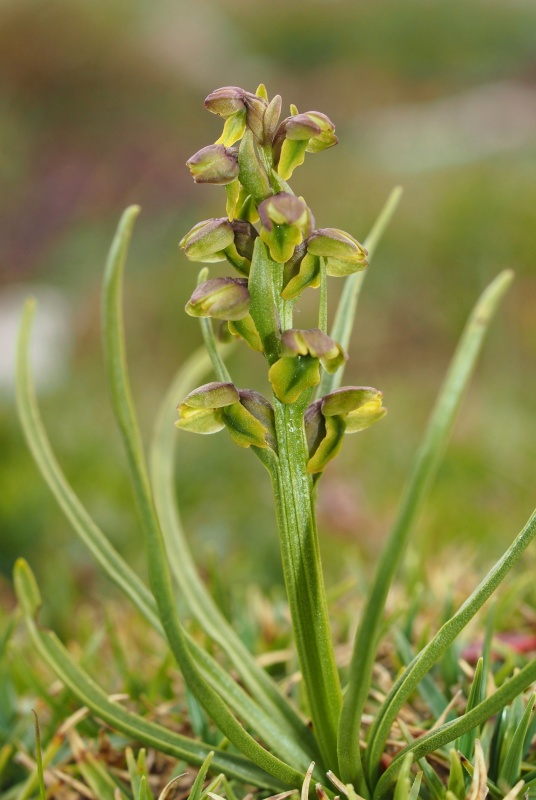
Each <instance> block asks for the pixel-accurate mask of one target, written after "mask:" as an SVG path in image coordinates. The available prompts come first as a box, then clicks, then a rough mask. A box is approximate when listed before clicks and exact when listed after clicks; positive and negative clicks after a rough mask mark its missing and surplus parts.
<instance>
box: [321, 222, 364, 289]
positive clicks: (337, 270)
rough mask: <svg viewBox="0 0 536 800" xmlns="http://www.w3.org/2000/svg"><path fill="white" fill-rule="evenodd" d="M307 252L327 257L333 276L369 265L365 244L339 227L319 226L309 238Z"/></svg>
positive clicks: (350, 273)
mask: <svg viewBox="0 0 536 800" xmlns="http://www.w3.org/2000/svg"><path fill="white" fill-rule="evenodd" d="M307 252H308V253H310V254H311V255H313V256H321V257H323V258H325V259H326V272H327V274H328V275H331V276H332V277H336V278H339V277H345V276H346V275H352V274H353V273H354V272H360V271H361V270H363V269H365V268H366V267H367V265H368V262H367V255H368V253H367V250H366V249H365V248H364V247H363V245H362V244H361V243H360V242H358V241H357V239H354V237H353V236H350V234H349V233H346V232H345V231H341V230H339V229H338V228H318V230H316V231H313V233H312V234H311V236H310V237H309V238H308V240H307Z"/></svg>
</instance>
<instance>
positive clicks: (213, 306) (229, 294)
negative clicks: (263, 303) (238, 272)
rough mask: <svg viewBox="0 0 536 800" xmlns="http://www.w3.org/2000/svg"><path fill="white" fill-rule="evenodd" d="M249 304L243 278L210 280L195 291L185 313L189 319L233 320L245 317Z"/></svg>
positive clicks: (245, 283) (246, 287)
mask: <svg viewBox="0 0 536 800" xmlns="http://www.w3.org/2000/svg"><path fill="white" fill-rule="evenodd" d="M249 304H250V296H249V291H248V282H247V280H246V279H245V278H212V279H211V280H209V281H205V282H204V283H201V284H200V285H199V286H198V287H197V288H196V289H195V291H194V293H193V294H192V296H191V298H190V300H189V301H188V303H187V304H186V307H185V311H186V313H187V314H189V315H190V316H191V317H213V318H214V319H225V320H230V319H231V320H235V319H242V318H243V317H245V316H247V314H248V312H249Z"/></svg>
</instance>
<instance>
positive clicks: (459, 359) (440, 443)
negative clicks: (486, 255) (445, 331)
mask: <svg viewBox="0 0 536 800" xmlns="http://www.w3.org/2000/svg"><path fill="white" fill-rule="evenodd" d="M511 280H512V273H511V272H508V271H506V272H502V273H501V274H500V275H499V276H498V277H497V278H495V280H494V281H493V282H492V283H491V284H490V285H489V286H488V288H487V289H486V290H485V291H484V292H483V294H482V295H481V297H480V298H479V300H478V302H477V304H476V306H475V308H474V309H473V312H472V314H471V316H470V317H469V320H468V323H467V325H466V327H465V330H464V332H463V334H462V337H461V339H460V342H459V344H458V347H457V348H456V352H455V353H454V357H453V359H452V361H451V364H450V366H449V369H448V372H447V375H446V378H445V382H444V384H443V387H442V389H441V391H440V394H439V397H438V400H437V402H436V405H435V407H434V410H433V412H432V417H431V419H430V422H429V424H428V427H427V430H426V433H425V437H424V440H423V443H422V445H421V447H420V449H419V451H418V453H417V456H416V459H415V462H414V465H413V468H412V471H411V474H410V478H409V481H408V484H407V486H406V489H405V492H404V497H403V500H402V504H401V507H400V511H399V514H398V516H397V519H396V521H395V524H394V526H393V529H392V530H391V533H390V535H389V538H388V540H387V543H386V545H385V546H384V548H383V551H382V554H381V556H380V561H379V563H378V566H377V568H376V575H375V578H374V580H373V583H372V587H371V589H370V591H369V595H368V598H367V602H366V605H365V610H364V612H363V616H362V618H361V622H360V625H359V628H358V632H357V636H356V639H355V644H354V650H353V655H352V661H351V666H350V680H349V684H348V688H347V691H346V695H345V699H344V703H343V709H342V714H341V720H340V725H339V769H340V770H341V772H342V774H343V775H344V776H345V779H346V780H351V781H352V782H353V783H355V784H356V785H361V784H362V783H363V781H364V778H363V775H362V765H361V759H356V758H355V753H356V752H359V749H358V742H359V728H360V724H361V715H362V712H363V708H364V704H365V701H366V698H367V696H368V692H369V687H370V681H371V675H372V668H373V666H374V661H375V655H376V646H377V640H378V636H379V631H380V627H381V621H382V617H383V610H384V608H385V601H386V598H387V595H388V592H389V588H390V586H391V583H392V580H393V578H394V575H395V574H396V570H397V568H398V565H399V564H400V561H401V559H402V555H403V553H404V550H405V547H406V543H407V541H408V538H409V534H410V531H411V529H412V528H413V525H414V523H415V521H416V519H417V516H418V514H419V512H420V510H421V508H422V506H423V503H424V500H425V498H426V496H427V494H428V491H429V489H430V487H431V484H432V481H433V479H434V477H435V475H436V473H437V469H438V467H439V464H440V462H441V458H442V456H443V453H444V450H445V448H446V444H447V441H448V438H449V435H450V432H451V430H452V427H453V425H454V420H455V418H456V413H457V411H458V409H459V407H460V404H461V400H462V397H463V393H464V390H465V388H466V386H467V384H468V381H469V378H470V377H471V374H472V372H473V369H474V366H475V364H476V360H477V357H478V354H479V353H480V350H481V347H482V344H483V340H484V336H485V333H486V330H487V328H488V326H489V322H490V321H491V318H492V316H493V314H494V312H495V310H496V308H497V306H498V303H499V301H500V299H501V297H502V296H503V294H504V292H505V291H506V289H507V287H508V286H509V285H510V283H511ZM441 652H443V651H441ZM424 674H425V673H423V674H422V675H424ZM422 675H421V677H422ZM390 718H391V717H390ZM379 724H380V722H379V720H377V721H376V722H375V724H374V725H373V731H371V733H370V737H371V738H370V742H371V743H373V741H374V736H375V734H376V731H377V729H378V726H379ZM386 727H387V726H385V727H382V732H381V737H380V738H379V739H378V746H377V747H376V748H375V749H373V750H372V751H371V752H369V750H367V753H366V759H367V765H368V773H369V776H370V775H375V774H376V772H377V768H378V763H379V757H380V755H379V754H380V753H381V752H382V751H383V745H384V742H385V739H386V738H387V735H388V733H386ZM356 761H357V763H356ZM356 768H357V773H359V774H357V773H356Z"/></svg>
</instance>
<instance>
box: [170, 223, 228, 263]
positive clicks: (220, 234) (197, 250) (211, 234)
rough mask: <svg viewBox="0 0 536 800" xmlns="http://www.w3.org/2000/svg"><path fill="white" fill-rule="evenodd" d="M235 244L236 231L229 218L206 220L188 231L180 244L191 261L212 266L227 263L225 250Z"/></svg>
mask: <svg viewBox="0 0 536 800" xmlns="http://www.w3.org/2000/svg"><path fill="white" fill-rule="evenodd" d="M233 243H234V230H233V227H232V225H231V223H230V222H229V220H228V219H227V217H220V218H218V219H205V220H203V221H202V222H198V223H197V225H194V227H193V228H192V229H191V230H190V231H188V233H187V234H186V235H185V236H183V237H182V239H181V241H180V242H179V247H182V249H183V250H184V253H185V255H186V257H187V258H189V259H190V261H202V262H205V263H208V264H211V263H213V262H215V261H225V258H226V256H225V249H226V248H227V247H229V246H230V245H232V244H233Z"/></svg>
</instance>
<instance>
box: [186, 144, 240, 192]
mask: <svg viewBox="0 0 536 800" xmlns="http://www.w3.org/2000/svg"><path fill="white" fill-rule="evenodd" d="M186 166H187V167H188V169H189V170H190V173H191V175H192V177H193V179H194V181H195V182H196V183H213V184H217V185H219V186H225V185H226V184H228V183H232V182H233V181H234V180H235V178H237V177H238V156H237V154H236V153H235V152H233V151H232V150H229V149H228V148H227V147H224V146H223V145H222V144H209V145H208V147H203V148H202V150H199V151H198V152H197V153H195V155H193V156H192V157H191V158H190V159H188V161H187V162H186Z"/></svg>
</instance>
